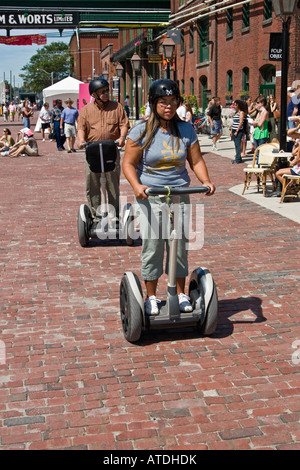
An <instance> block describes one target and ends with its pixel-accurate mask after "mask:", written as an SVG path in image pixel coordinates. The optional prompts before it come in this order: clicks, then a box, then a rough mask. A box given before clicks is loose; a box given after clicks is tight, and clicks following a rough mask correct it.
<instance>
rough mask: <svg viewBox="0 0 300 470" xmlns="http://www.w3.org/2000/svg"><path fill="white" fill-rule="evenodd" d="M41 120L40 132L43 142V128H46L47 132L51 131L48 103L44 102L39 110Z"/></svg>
mask: <svg viewBox="0 0 300 470" xmlns="http://www.w3.org/2000/svg"><path fill="white" fill-rule="evenodd" d="M39 118H40V120H41V124H42V125H41V133H42V137H43V142H45V129H48V132H49V133H50V132H51V126H50V120H51V113H50V111H49V103H45V104H44V106H43V108H42V109H41V111H40V116H39Z"/></svg>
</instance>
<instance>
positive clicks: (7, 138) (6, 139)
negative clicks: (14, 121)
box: [0, 127, 15, 157]
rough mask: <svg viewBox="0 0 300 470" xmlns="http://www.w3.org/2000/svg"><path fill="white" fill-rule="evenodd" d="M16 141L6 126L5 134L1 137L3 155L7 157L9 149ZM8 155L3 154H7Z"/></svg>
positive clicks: (0, 146) (0, 143) (0, 144)
mask: <svg viewBox="0 0 300 470" xmlns="http://www.w3.org/2000/svg"><path fill="white" fill-rule="evenodd" d="M14 143H15V141H14V139H13V138H12V136H11V132H10V130H9V129H8V128H7V127H5V128H4V129H3V136H2V137H1V139H0V150H1V151H2V154H1V155H2V157H5V156H7V155H8V152H9V149H10V148H11V147H12V146H13V145H14ZM5 153H6V155H3V154H5Z"/></svg>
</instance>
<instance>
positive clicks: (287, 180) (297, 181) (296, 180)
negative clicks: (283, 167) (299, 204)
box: [280, 175, 300, 203]
mask: <svg viewBox="0 0 300 470" xmlns="http://www.w3.org/2000/svg"><path fill="white" fill-rule="evenodd" d="M282 177H283V184H282V191H281V198H280V203H281V202H283V201H284V198H286V197H292V198H294V197H298V194H299V192H300V176H297V175H282ZM292 185H296V190H295V191H293V194H286V193H287V191H288V190H289V189H291V186H292Z"/></svg>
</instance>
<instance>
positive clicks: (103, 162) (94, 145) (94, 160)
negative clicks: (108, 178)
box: [85, 139, 118, 173]
mask: <svg viewBox="0 0 300 470" xmlns="http://www.w3.org/2000/svg"><path fill="white" fill-rule="evenodd" d="M85 153H86V161H87V162H88V165H89V167H90V170H91V171H92V172H93V173H107V172H109V171H113V170H114V169H115V166H116V160H117V156H118V149H117V145H116V144H115V142H114V141H113V140H111V139H107V140H100V141H96V142H88V144H87V145H86V150H85Z"/></svg>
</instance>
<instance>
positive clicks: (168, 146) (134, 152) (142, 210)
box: [122, 79, 215, 315]
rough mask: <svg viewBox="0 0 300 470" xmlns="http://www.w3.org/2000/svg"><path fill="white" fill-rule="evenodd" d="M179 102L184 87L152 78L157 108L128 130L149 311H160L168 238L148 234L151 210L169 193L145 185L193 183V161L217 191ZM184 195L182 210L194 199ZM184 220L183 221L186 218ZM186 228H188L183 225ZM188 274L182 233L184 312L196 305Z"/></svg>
mask: <svg viewBox="0 0 300 470" xmlns="http://www.w3.org/2000/svg"><path fill="white" fill-rule="evenodd" d="M179 101H180V92H179V89H178V85H177V84H176V83H175V82H174V81H172V80H168V79H159V80H155V81H154V82H153V83H152V85H151V87H150V90H149V104H150V107H151V111H152V112H151V114H150V116H149V119H148V120H147V121H145V122H142V123H140V124H138V125H136V126H135V127H134V128H133V129H132V130H131V132H130V133H129V135H128V140H127V144H126V148H125V156H124V161H123V166H122V168H123V172H124V175H125V177H126V178H127V180H128V181H129V183H130V184H131V186H132V188H133V191H134V194H135V197H136V202H137V206H138V214H139V216H140V217H141V219H140V223H139V225H140V230H141V236H142V239H143V247H142V277H143V279H144V281H145V285H146V291H147V297H146V302H145V312H146V314H148V315H157V314H158V313H159V306H158V299H157V298H156V290H157V284H158V279H159V277H160V276H161V275H162V273H163V258H164V245H165V242H166V240H164V239H162V238H161V237H149V233H150V232H151V220H150V214H152V215H153V214H154V216H156V218H158V214H159V213H160V212H161V211H162V205H163V204H164V202H165V198H164V197H160V196H151V195H149V196H148V195H147V194H146V193H145V190H147V188H149V187H152V188H153V187H158V186H159V187H161V186H168V187H176V188H178V187H185V186H189V183H190V178H189V175H188V172H187V168H186V162H187V161H188V163H189V166H190V168H191V169H192V171H193V172H194V173H195V175H196V177H197V178H198V180H199V181H200V182H201V183H202V184H203V185H205V186H206V187H207V191H208V192H207V195H209V196H211V195H212V194H213V193H214V192H215V186H214V184H213V183H212V182H211V181H210V178H209V175H208V171H207V167H206V164H205V162H204V160H203V158H202V155H201V151H200V146H199V142H198V138H197V135H196V133H195V131H194V129H193V127H192V125H191V124H190V123H187V122H183V121H181V120H180V118H179V117H178V115H177V114H176V109H177V107H178V105H179ZM179 198H180V207H181V210H182V211H184V207H185V205H186V204H188V203H189V196H188V195H186V194H185V195H182V196H179ZM152 220H153V219H152ZM157 220H158V219H157ZM182 220H183V222H182V223H183V224H184V217H182ZM152 228H153V227H152ZM182 228H183V227H182ZM158 230H159V229H158ZM181 233H184V228H183V230H182V231H181ZM167 244H168V241H167ZM167 250H168V248H167ZM187 275H188V259H187V249H186V239H185V237H184V236H182V237H181V239H179V240H178V254H177V266H176V288H177V294H178V301H179V307H180V311H181V312H190V311H192V310H193V308H192V305H191V303H190V299H189V297H188V296H187V295H186V294H185V293H184V292H185V291H184V289H185V278H186V276H187Z"/></svg>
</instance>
